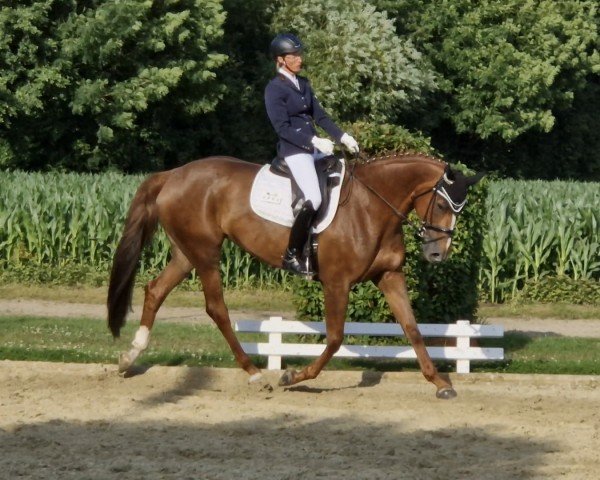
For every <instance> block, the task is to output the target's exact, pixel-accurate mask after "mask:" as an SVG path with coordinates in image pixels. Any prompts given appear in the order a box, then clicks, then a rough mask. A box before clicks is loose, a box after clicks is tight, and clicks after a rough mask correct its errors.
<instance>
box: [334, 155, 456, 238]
mask: <svg viewBox="0 0 600 480" xmlns="http://www.w3.org/2000/svg"><path fill="white" fill-rule="evenodd" d="M367 163H370V162H367ZM355 167H356V162H354V163H353V165H352V169H351V170H350V172H349V176H350V181H351V182H352V180H357V181H358V183H360V184H361V185H362V186H363V187H365V188H366V189H367V190H368V191H369V192H371V193H372V194H373V195H375V196H376V197H377V198H379V200H381V201H382V202H383V203H385V204H386V205H387V206H388V208H389V209H390V210H391V211H392V212H393V213H394V215H396V216H397V217H398V218H400V219H401V220H402V222H403V223H407V224H409V225H410V226H411V227H413V228H414V229H415V230H416V235H417V236H418V237H419V238H420V239H421V240H422V241H423V243H424V244H427V243H433V242H437V241H438V240H439V237H438V238H432V239H429V240H425V232H427V230H433V231H434V232H438V233H442V234H444V235H447V236H448V237H452V235H453V234H454V229H452V228H445V227H440V226H438V225H433V224H432V223H430V222H428V221H427V219H428V218H431V216H432V214H433V202H434V200H435V195H436V194H441V193H440V187H441V184H442V182H443V179H444V176H443V175H442V177H441V178H440V179H439V180H438V182H437V183H436V184H435V185H434V186H433V188H431V189H427V190H425V191H424V192H421V193H419V194H417V195H414V196H413V198H412V200H413V202H414V201H415V200H416V199H417V198H420V197H422V196H424V195H427V194H428V193H429V192H433V193H434V195H432V196H431V199H430V200H429V204H428V205H427V210H426V211H425V220H421V224H420V225H419V224H416V223H415V222H413V221H411V220H410V219H409V218H408V215H406V214H405V213H403V212H401V211H400V210H398V209H397V208H396V207H394V205H392V204H391V203H390V202H389V201H388V200H387V199H385V198H384V197H383V195H381V194H380V193H379V192H378V191H377V190H375V189H374V188H373V187H372V186H371V185H369V184H367V183H365V182H364V180H361V179H360V178H358V177H357V176H356V175H355V174H354V169H355ZM349 188H350V191H349V193H348V197H350V192H351V189H352V183H351V184H350V186H349ZM442 197H443V198H444V199H445V198H446V197H445V195H442ZM345 201H347V199H346V200H345Z"/></svg>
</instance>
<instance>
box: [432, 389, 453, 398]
mask: <svg viewBox="0 0 600 480" xmlns="http://www.w3.org/2000/svg"><path fill="white" fill-rule="evenodd" d="M456 395H457V393H456V390H454V389H453V388H452V387H444V388H440V389H439V390H438V391H437V392H435V396H436V397H437V398H440V399H442V400H450V399H451V398H456Z"/></svg>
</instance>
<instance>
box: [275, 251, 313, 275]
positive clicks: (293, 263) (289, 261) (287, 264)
mask: <svg viewBox="0 0 600 480" xmlns="http://www.w3.org/2000/svg"><path fill="white" fill-rule="evenodd" d="M307 263H308V262H305V261H303V262H301V259H300V258H299V255H297V254H295V253H293V252H292V251H290V250H289V249H287V250H286V251H285V255H284V256H283V261H282V267H283V269H284V270H287V271H288V272H291V273H294V274H296V275H300V276H302V277H306V278H307V279H309V280H311V279H312V278H313V277H314V276H315V272H312V271H310V270H309V269H308V265H307Z"/></svg>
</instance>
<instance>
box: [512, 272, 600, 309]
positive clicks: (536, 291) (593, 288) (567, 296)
mask: <svg viewBox="0 0 600 480" xmlns="http://www.w3.org/2000/svg"><path fill="white" fill-rule="evenodd" d="M518 301H519V302H526V303H527V302H539V303H561V302H569V303H574V304H576V305H600V281H598V280H593V279H590V278H580V279H578V280H574V279H572V278H570V277H566V276H561V277H544V278H541V279H540V280H538V281H535V280H528V281H527V282H526V283H525V286H524V288H523V290H522V292H521V294H520V295H519V297H518Z"/></svg>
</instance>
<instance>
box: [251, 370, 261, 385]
mask: <svg viewBox="0 0 600 480" xmlns="http://www.w3.org/2000/svg"><path fill="white" fill-rule="evenodd" d="M262 378H263V375H262V373H261V372H258V373H255V374H254V375H250V378H249V379H248V383H257V382H260V381H261V380H262Z"/></svg>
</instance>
